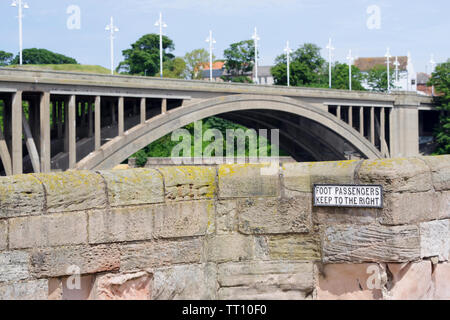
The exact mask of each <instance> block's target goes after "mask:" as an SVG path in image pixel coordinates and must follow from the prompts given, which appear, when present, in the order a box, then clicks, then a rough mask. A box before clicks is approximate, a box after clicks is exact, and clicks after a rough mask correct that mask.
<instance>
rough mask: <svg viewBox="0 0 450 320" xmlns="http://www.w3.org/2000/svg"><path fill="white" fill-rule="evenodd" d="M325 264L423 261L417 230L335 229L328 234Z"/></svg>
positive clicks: (325, 242) (325, 234) (326, 230)
mask: <svg viewBox="0 0 450 320" xmlns="http://www.w3.org/2000/svg"><path fill="white" fill-rule="evenodd" d="M322 246H323V248H322V250H323V261H324V262H344V261H351V262H391V261H392V262H404V261H412V260H417V259H419V257H420V238H419V228H418V227H417V226H395V227H385V226H380V225H376V224H375V225H364V226H360V225H334V226H329V227H327V228H326V229H325V230H324V233H323V239H322Z"/></svg>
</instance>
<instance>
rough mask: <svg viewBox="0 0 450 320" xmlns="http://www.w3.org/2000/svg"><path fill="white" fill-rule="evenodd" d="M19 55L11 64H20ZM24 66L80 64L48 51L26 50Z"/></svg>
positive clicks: (23, 55) (24, 52)
mask: <svg viewBox="0 0 450 320" xmlns="http://www.w3.org/2000/svg"><path fill="white" fill-rule="evenodd" d="M19 60H20V59H19V55H17V56H16V57H15V58H14V59H13V61H12V62H11V64H19V62H20V61H19ZM22 60H23V64H78V62H77V61H76V60H75V59H73V58H70V57H67V56H65V55H62V54H59V53H54V52H51V51H49V50H46V49H36V48H32V49H25V50H23V51H22Z"/></svg>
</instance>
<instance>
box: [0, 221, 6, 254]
mask: <svg viewBox="0 0 450 320" xmlns="http://www.w3.org/2000/svg"><path fill="white" fill-rule="evenodd" d="M7 247H8V222H7V221H6V220H0V251H3V250H5V249H6V248H7Z"/></svg>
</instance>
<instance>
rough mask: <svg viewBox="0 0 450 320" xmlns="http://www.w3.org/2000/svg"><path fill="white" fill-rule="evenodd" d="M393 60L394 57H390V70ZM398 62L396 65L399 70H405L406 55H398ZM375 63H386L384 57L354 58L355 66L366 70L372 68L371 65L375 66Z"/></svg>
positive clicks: (392, 66) (406, 63)
mask: <svg viewBox="0 0 450 320" xmlns="http://www.w3.org/2000/svg"><path fill="white" fill-rule="evenodd" d="M394 62H395V57H392V58H391V59H390V64H389V65H390V67H391V68H392V70H394V69H395V66H394ZM398 63H399V64H400V65H399V66H398V69H399V70H402V71H403V70H406V67H407V65H408V57H406V56H401V57H398ZM377 65H382V66H385V65H386V58H385V57H369V58H358V59H356V60H355V66H356V67H358V68H359V70H361V71H364V72H367V71H369V70H370V69H372V68H373V67H375V66H377Z"/></svg>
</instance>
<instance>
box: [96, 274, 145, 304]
mask: <svg viewBox="0 0 450 320" xmlns="http://www.w3.org/2000/svg"><path fill="white" fill-rule="evenodd" d="M94 288H95V289H94V290H95V291H94V294H93V296H94V299H96V300H149V299H150V297H151V295H152V275H151V274H149V273H147V272H145V271H141V272H136V273H125V274H115V273H109V274H105V275H101V276H98V277H97V279H96V281H95V285H94Z"/></svg>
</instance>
